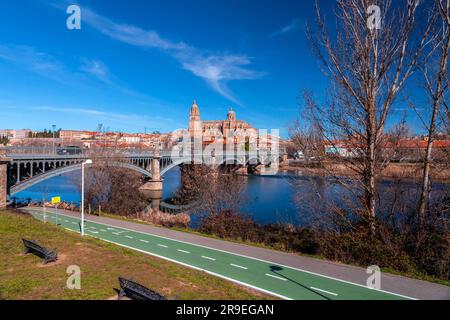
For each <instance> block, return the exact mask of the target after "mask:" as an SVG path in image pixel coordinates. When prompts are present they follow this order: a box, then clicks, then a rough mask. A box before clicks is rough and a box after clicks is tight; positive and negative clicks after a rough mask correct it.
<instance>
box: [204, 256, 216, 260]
mask: <svg viewBox="0 0 450 320" xmlns="http://www.w3.org/2000/svg"><path fill="white" fill-rule="evenodd" d="M202 258H203V259H207V260H211V261H216V259H214V258H211V257H208V256H202Z"/></svg>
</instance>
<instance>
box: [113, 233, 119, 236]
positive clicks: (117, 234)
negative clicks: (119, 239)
mask: <svg viewBox="0 0 450 320" xmlns="http://www.w3.org/2000/svg"><path fill="white" fill-rule="evenodd" d="M112 234H115V235H116V236H120V233H117V232H113V233H112Z"/></svg>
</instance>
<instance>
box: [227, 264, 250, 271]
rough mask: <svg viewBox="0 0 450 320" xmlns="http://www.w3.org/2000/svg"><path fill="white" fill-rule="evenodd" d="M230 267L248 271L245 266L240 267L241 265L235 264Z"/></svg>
mask: <svg viewBox="0 0 450 320" xmlns="http://www.w3.org/2000/svg"><path fill="white" fill-rule="evenodd" d="M230 266H233V267H236V268H241V269H244V270H247V269H248V268H247V267H243V266H240V265H238V264H234V263H230Z"/></svg>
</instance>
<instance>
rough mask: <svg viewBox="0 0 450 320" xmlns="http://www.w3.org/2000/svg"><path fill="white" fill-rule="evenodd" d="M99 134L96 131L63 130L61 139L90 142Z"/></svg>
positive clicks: (60, 134) (60, 135)
mask: <svg viewBox="0 0 450 320" xmlns="http://www.w3.org/2000/svg"><path fill="white" fill-rule="evenodd" d="M97 134H98V132H94V131H79V130H61V131H60V132H59V137H60V139H63V140H88V139H93V138H95V136H96V135H97Z"/></svg>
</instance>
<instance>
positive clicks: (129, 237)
mask: <svg viewBox="0 0 450 320" xmlns="http://www.w3.org/2000/svg"><path fill="white" fill-rule="evenodd" d="M125 238H128V239H133V237H131V236H125Z"/></svg>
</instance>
